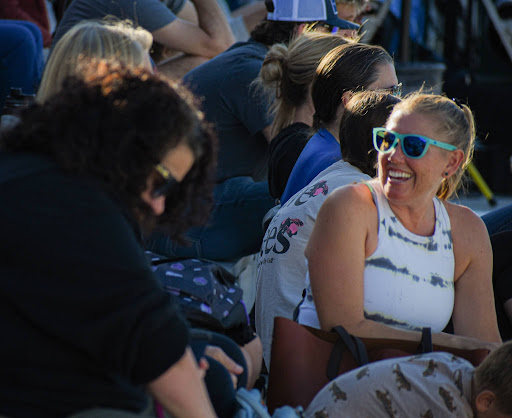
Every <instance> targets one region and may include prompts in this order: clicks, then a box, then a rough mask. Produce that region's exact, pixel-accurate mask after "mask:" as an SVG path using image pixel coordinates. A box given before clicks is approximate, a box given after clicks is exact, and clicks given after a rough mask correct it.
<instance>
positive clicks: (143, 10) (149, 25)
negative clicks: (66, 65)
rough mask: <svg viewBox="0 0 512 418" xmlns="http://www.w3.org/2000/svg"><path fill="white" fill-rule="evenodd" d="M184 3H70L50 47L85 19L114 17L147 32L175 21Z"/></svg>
mask: <svg viewBox="0 0 512 418" xmlns="http://www.w3.org/2000/svg"><path fill="white" fill-rule="evenodd" d="M186 1H187V0H167V2H166V3H167V4H168V6H166V5H165V4H163V3H162V2H161V1H160V0H74V1H73V2H72V3H71V4H70V5H69V7H68V8H67V10H66V12H65V13H64V16H63V17H62V20H61V22H60V23H59V26H58V27H57V31H56V32H55V35H54V37H53V45H55V43H56V42H57V41H58V40H59V39H60V38H61V37H62V35H64V34H65V33H66V32H67V31H68V30H69V29H71V28H72V27H73V26H74V25H76V24H77V23H80V22H81V21H83V20H88V19H103V18H104V17H105V16H108V15H111V16H115V17H117V18H119V19H121V20H125V19H129V20H131V21H132V22H133V23H134V24H135V25H137V26H141V27H143V28H144V29H146V30H148V31H149V32H153V31H155V30H157V29H160V28H163V27H164V26H165V25H167V24H169V23H171V22H172V21H173V20H174V19H176V14H178V13H179V12H180V11H181V9H182V8H183V6H184V5H185V3H186Z"/></svg>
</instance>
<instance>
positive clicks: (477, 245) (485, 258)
mask: <svg viewBox="0 0 512 418" xmlns="http://www.w3.org/2000/svg"><path fill="white" fill-rule="evenodd" d="M444 204H445V207H446V210H447V212H448V215H449V216H450V224H451V230H452V241H453V252H454V256H455V277H456V280H457V278H459V277H460V276H461V275H462V274H463V273H464V272H465V271H466V269H467V267H468V266H469V265H470V264H472V263H475V262H476V263H477V264H482V263H483V264H485V265H487V264H489V263H492V249H491V242H490V239H489V234H488V233H487V228H486V227H485V224H484V222H483V221H482V219H481V218H480V217H479V216H478V215H477V214H476V213H475V212H473V211H472V210H471V209H470V208H468V207H466V206H462V205H457V204H454V203H448V202H444Z"/></svg>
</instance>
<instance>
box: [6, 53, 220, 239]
mask: <svg viewBox="0 0 512 418" xmlns="http://www.w3.org/2000/svg"><path fill="white" fill-rule="evenodd" d="M79 74H81V77H80V78H77V77H70V78H68V79H66V80H65V82H64V84H63V89H62V91H61V92H60V93H58V94H56V95H55V96H54V97H52V98H50V99H49V100H48V101H47V102H45V104H44V105H39V104H34V105H32V106H31V107H29V108H28V109H26V110H25V111H24V112H23V113H22V115H21V117H22V119H21V123H19V124H18V125H17V126H16V127H15V128H13V129H12V130H10V131H8V132H6V133H4V134H3V135H2V137H1V138H0V149H1V150H5V151H9V152H23V153H35V154H39V155H44V156H47V157H49V158H50V159H52V160H54V161H55V162H56V164H57V165H58V166H59V167H60V168H62V170H64V171H65V172H66V173H69V174H72V175H79V176H92V177H93V178H96V179H98V180H100V182H101V184H102V185H103V187H104V188H105V189H106V191H107V192H108V193H109V194H110V195H111V196H112V197H113V198H114V199H115V200H118V201H120V202H121V203H122V204H123V205H124V206H125V207H127V208H128V209H129V210H130V211H131V213H132V214H133V215H134V216H135V217H136V218H137V220H139V221H141V220H144V221H147V220H151V219H154V216H153V215H152V210H151V208H150V207H149V206H148V204H147V203H145V202H144V201H143V199H142V198H141V193H142V192H143V191H144V190H145V189H146V187H147V181H148V178H149V177H150V175H151V174H152V173H153V170H154V166H155V165H156V164H158V163H160V161H161V160H162V158H163V157H164V156H165V155H166V154H167V152H169V151H170V150H171V149H173V148H174V147H176V146H177V145H178V144H183V143H184V144H186V145H188V146H189V147H190V148H191V150H192V151H193V153H194V155H195V162H194V164H193V166H192V168H191V170H190V171H189V172H188V174H187V175H186V177H185V178H184V179H183V181H182V182H181V183H179V184H178V185H176V187H175V189H173V190H172V194H170V195H169V196H168V197H167V198H166V210H165V212H164V214H163V215H162V216H161V217H160V218H159V222H160V223H163V224H165V225H167V226H168V230H169V231H168V232H169V234H170V235H171V236H172V237H173V238H175V239H179V238H180V237H181V234H182V233H183V232H185V231H186V230H187V229H188V228H189V227H191V226H194V225H198V224H201V223H203V222H205V221H206V220H207V217H208V214H209V210H210V207H211V204H212V200H213V199H212V190H213V184H214V180H213V179H214V172H215V164H216V147H217V141H216V138H215V137H214V135H213V133H212V130H211V129H210V127H209V126H208V125H207V124H205V122H204V121H203V115H202V113H200V112H199V111H198V110H197V108H196V106H195V103H194V99H193V96H192V95H191V93H189V92H188V91H187V90H186V89H185V88H184V87H183V86H181V85H179V84H177V83H174V82H170V81H168V80H166V79H164V78H163V77H161V76H159V75H155V74H152V73H151V72H150V71H149V70H147V69H144V68H132V69H128V68H125V67H123V66H121V65H119V64H114V63H107V62H105V61H96V62H93V63H89V64H84V66H83V70H82V71H80V72H79Z"/></svg>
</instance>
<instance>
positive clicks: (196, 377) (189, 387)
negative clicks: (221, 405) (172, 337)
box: [148, 348, 215, 418]
mask: <svg viewBox="0 0 512 418" xmlns="http://www.w3.org/2000/svg"><path fill="white" fill-rule="evenodd" d="M202 374H203V371H201V370H200V369H199V368H198V366H197V363H196V361H195V359H194V355H193V354H192V351H191V350H190V348H187V349H186V351H185V354H184V355H183V356H182V357H181V359H180V360H179V361H178V362H177V363H176V364H174V365H173V366H172V367H171V368H169V369H168V370H167V371H166V372H165V373H164V374H163V375H161V376H160V377H158V378H157V379H155V380H153V381H152V382H151V383H150V384H149V385H148V389H149V391H150V392H151V393H152V394H153V396H154V397H155V398H156V399H157V400H158V401H159V402H160V403H161V404H162V406H163V407H164V408H165V410H166V411H168V412H169V413H170V414H171V415H172V416H173V417H176V418H180V417H184V418H188V417H190V418H192V417H194V418H195V417H197V418H202V417H215V412H214V411H213V407H212V405H211V403H210V399H209V398H208V393H207V391H206V387H205V385H204V383H203V379H202Z"/></svg>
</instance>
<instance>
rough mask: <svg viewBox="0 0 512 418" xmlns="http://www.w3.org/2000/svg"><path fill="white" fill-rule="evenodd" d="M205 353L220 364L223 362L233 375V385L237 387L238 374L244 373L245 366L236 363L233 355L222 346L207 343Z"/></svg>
mask: <svg viewBox="0 0 512 418" xmlns="http://www.w3.org/2000/svg"><path fill="white" fill-rule="evenodd" d="M204 355H205V356H208V357H211V358H212V359H214V360H217V361H218V362H219V363H220V364H222V365H223V366H224V367H225V368H226V370H227V371H228V372H229V374H230V376H231V380H232V381H233V386H234V387H235V389H236V385H237V382H238V377H237V376H238V375H239V374H242V373H243V371H244V368H243V367H242V366H240V365H239V364H238V363H235V362H234V361H233V360H232V359H231V357H229V356H228V355H227V354H226V353H225V352H224V350H222V348H220V347H217V346H213V345H207V346H206V348H205V349H204Z"/></svg>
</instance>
